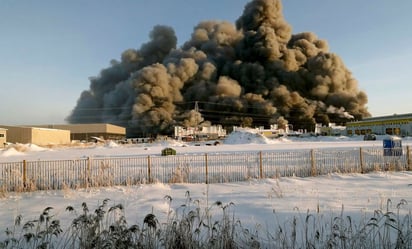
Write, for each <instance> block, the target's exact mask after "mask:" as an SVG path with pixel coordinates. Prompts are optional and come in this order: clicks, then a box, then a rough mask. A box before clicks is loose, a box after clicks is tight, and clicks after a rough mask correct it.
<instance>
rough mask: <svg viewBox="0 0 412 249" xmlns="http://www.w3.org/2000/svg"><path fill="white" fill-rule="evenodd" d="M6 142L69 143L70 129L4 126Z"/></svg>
mask: <svg viewBox="0 0 412 249" xmlns="http://www.w3.org/2000/svg"><path fill="white" fill-rule="evenodd" d="M4 128H6V129H7V142H11V143H22V144H28V143H32V144H36V145H49V144H69V143H70V131H68V130H56V129H45V128H36V127H19V126H6V127H4Z"/></svg>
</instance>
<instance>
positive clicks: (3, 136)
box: [0, 127, 7, 148]
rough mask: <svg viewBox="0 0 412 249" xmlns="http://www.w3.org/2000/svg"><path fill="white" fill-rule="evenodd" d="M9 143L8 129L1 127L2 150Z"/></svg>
mask: <svg viewBox="0 0 412 249" xmlns="http://www.w3.org/2000/svg"><path fill="white" fill-rule="evenodd" d="M6 143H7V129H4V128H1V127H0V148H4V147H5V145H6Z"/></svg>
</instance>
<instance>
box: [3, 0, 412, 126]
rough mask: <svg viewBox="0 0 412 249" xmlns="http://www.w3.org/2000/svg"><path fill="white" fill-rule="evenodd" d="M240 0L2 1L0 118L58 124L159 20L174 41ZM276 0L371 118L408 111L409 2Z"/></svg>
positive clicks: (236, 9) (238, 9) (233, 12)
mask: <svg viewBox="0 0 412 249" xmlns="http://www.w3.org/2000/svg"><path fill="white" fill-rule="evenodd" d="M247 2H248V1H246V0H222V1H217V0H211V1H197V0H193V1H188V0H173V1H170V0H151V1H141V0H140V1H139V0H122V1H112V0H71V1H63V0H36V1H35V0H19V1H16V0H2V1H0V34H1V39H0V59H1V62H0V63H1V64H0V84H1V87H2V88H1V89H2V91H1V94H0V97H1V100H2V104H1V105H0V124H49V123H50V124H53V123H54V124H60V123H64V122H65V121H64V119H65V118H66V117H67V116H68V115H69V113H70V111H71V110H72V109H73V108H74V107H75V105H76V102H77V99H78V98H79V96H80V93H81V92H82V91H83V90H87V89H88V88H89V80H88V79H89V77H92V76H97V75H98V74H99V72H100V70H101V69H103V68H106V67H108V66H109V65H110V60H112V59H116V60H119V59H120V55H121V53H122V52H123V51H124V50H126V49H128V48H136V49H138V48H140V46H141V44H142V43H145V42H147V41H148V40H149V38H148V35H149V32H150V31H151V30H152V28H153V26H155V25H157V24H162V25H168V26H171V27H172V28H173V29H174V30H175V32H176V35H177V37H178V44H179V45H180V44H182V43H184V42H185V41H187V40H188V39H189V37H190V35H191V33H192V31H193V27H194V26H195V25H196V24H198V23H199V22H200V21H204V20H226V21H229V22H232V23H234V22H235V20H236V19H237V18H238V17H239V16H240V15H241V14H242V12H243V9H244V6H245V4H246V3H247ZM394 3H395V2H394V1H389V0H364V1H359V0H345V1H330V0H311V1H293V0H290V1H283V13H284V16H285V19H286V21H287V22H288V23H289V24H290V25H291V26H292V29H293V33H299V32H303V31H311V32H314V33H315V34H316V35H317V36H318V37H319V38H321V39H324V40H327V41H328V43H329V47H330V51H331V52H333V53H336V54H338V55H339V56H340V57H341V58H342V59H343V61H344V63H345V65H346V66H347V68H348V69H349V70H350V71H351V72H352V73H353V76H354V78H356V79H357V80H358V84H359V89H361V90H363V91H365V92H366V93H367V95H368V98H369V102H368V105H367V106H368V110H369V112H370V113H371V114H372V115H373V116H382V115H391V114H394V113H398V114H401V113H411V112H412V101H410V98H411V96H412V84H411V83H412V82H411V79H410V77H408V76H409V72H410V71H411V70H412V62H411V60H412V48H411V45H410V44H412V27H410V24H411V21H410V17H409V16H410V10H411V9H412V1H410V0H397V1H396V5H395V4H394Z"/></svg>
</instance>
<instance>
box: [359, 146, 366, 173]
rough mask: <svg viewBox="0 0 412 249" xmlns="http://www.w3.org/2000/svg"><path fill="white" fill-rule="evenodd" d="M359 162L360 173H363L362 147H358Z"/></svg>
mask: <svg viewBox="0 0 412 249" xmlns="http://www.w3.org/2000/svg"><path fill="white" fill-rule="evenodd" d="M359 163H360V168H361V174H364V173H365V170H364V164H363V151H362V147H360V148H359Z"/></svg>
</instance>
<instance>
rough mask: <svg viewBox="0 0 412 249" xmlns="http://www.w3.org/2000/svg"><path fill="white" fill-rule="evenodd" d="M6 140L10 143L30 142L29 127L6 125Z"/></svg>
mask: <svg viewBox="0 0 412 249" xmlns="http://www.w3.org/2000/svg"><path fill="white" fill-rule="evenodd" d="M5 128H6V129H7V142H10V143H21V144H27V143H31V129H32V128H29V127H17V126H7V127H5Z"/></svg>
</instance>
